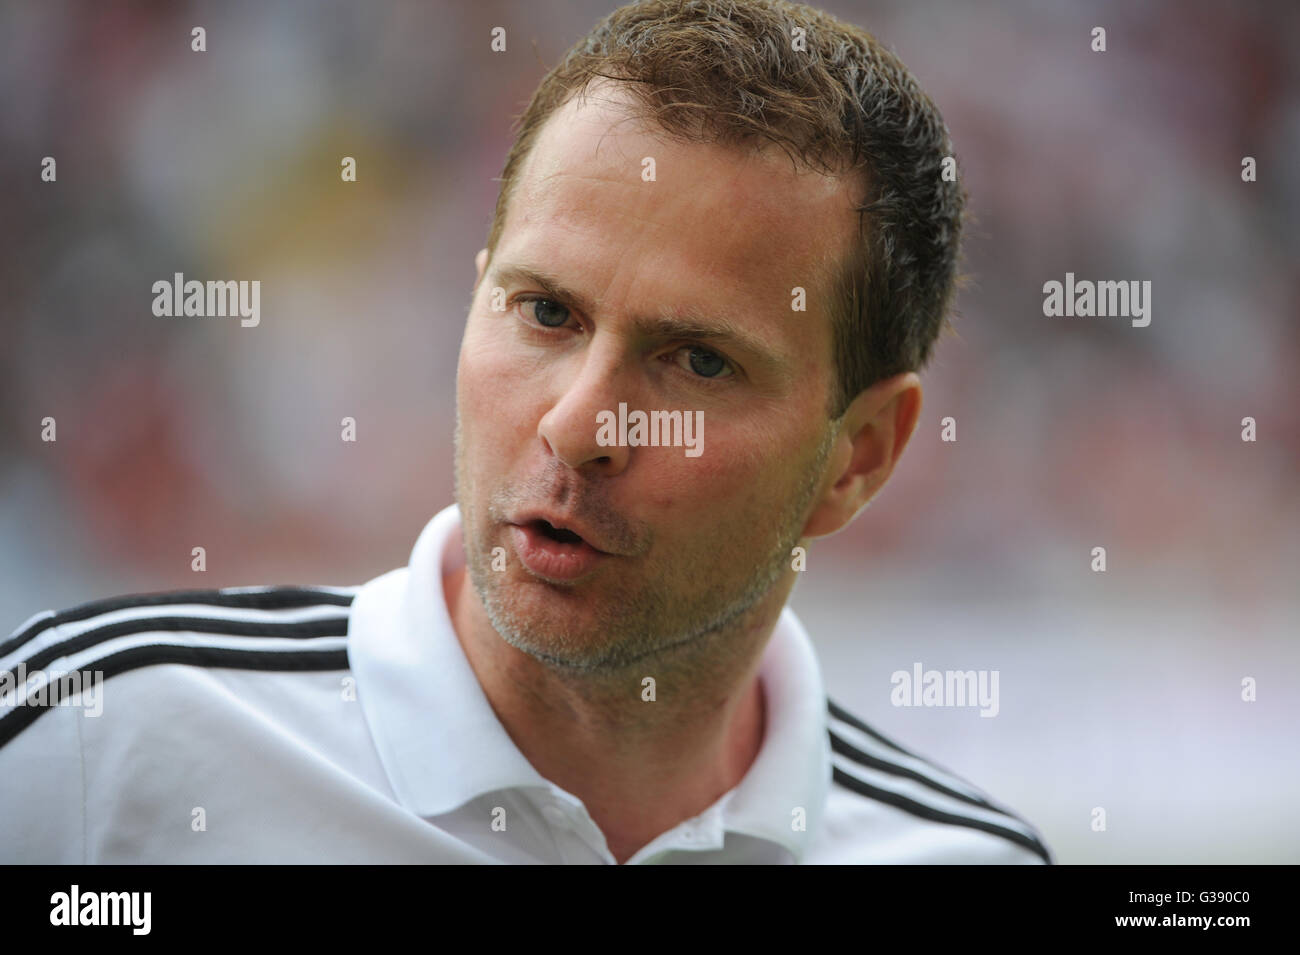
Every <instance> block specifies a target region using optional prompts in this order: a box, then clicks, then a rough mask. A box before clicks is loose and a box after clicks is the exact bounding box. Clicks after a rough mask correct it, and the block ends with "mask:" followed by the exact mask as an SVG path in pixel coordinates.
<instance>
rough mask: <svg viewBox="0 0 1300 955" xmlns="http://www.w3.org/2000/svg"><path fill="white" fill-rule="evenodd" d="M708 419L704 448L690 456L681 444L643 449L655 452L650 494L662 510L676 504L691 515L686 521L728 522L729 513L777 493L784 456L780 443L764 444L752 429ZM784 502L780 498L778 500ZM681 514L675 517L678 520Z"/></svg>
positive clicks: (679, 510)
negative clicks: (777, 474) (778, 469)
mask: <svg viewBox="0 0 1300 955" xmlns="http://www.w3.org/2000/svg"><path fill="white" fill-rule="evenodd" d="M720 431H721V429H720V428H717V427H715V428H714V430H713V432H710V431H709V423H708V419H707V417H706V419H705V423H704V453H703V454H701V455H700V456H699V457H698V458H688V457H686V456H685V455H684V454H683V453H682V450H681V449H680V448H650V449H646V448H642V449H638V450H639V451H640V452H641V453H645V452H646V451H647V450H648V451H650V452H651V453H653V454H655V455H656V456H655V458H652V459H651V463H652V464H653V469H654V474H653V476H652V477H651V478H650V480H649V481H648V482H647V483H648V484H649V486H650V487H651V488H652V491H651V492H650V493H649V494H648V495H647V497H648V499H649V500H650V501H651V502H652V503H653V504H654V506H655V507H656V509H666V508H670V507H671V508H672V513H673V514H674V515H676V518H680V517H683V516H685V515H691V518H690V520H689V521H686V522H684V523H688V524H689V523H698V524H707V525H713V524H716V523H719V519H720V518H722V520H721V522H722V523H725V522H726V520H725V517H726V515H735V514H738V513H742V512H747V511H751V510H752V509H753V508H754V507H755V506H757V505H758V504H760V503H762V502H763V500H764V498H765V496H767V495H772V494H773V493H774V487H773V484H774V474H773V471H774V468H775V467H777V466H778V465H777V464H776V462H778V461H781V460H783V452H782V451H781V450H780V449H779V448H771V447H766V446H760V442H759V439H758V438H757V437H756V436H755V434H754V433H753V432H752V431H751V430H749V429H744V430H738V431H734V432H731V433H727V432H722V433H719V432H720ZM778 503H779V502H778ZM676 518H673V519H674V520H675V519H676Z"/></svg>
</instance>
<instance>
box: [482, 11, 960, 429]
mask: <svg viewBox="0 0 1300 955" xmlns="http://www.w3.org/2000/svg"><path fill="white" fill-rule="evenodd" d="M795 28H802V30H803V37H804V44H803V45H804V47H805V49H803V50H797V49H795V48H794V46H795V41H794V38H795V36H796V34H795V32H794V31H795ZM598 79H604V80H614V81H618V82H620V83H623V84H626V85H627V87H628V88H629V89H630V90H631V91H632V92H634V93H635V94H636V97H637V101H638V104H639V105H640V106H641V107H642V108H643V109H644V111H645V114H646V115H647V116H648V117H652V118H653V119H654V121H655V123H656V124H657V125H658V126H659V127H660V128H661V129H662V130H663V131H664V132H666V133H668V134H670V135H672V136H675V137H677V138H678V139H680V140H682V141H684V142H710V143H719V144H722V145H725V146H741V145H765V144H766V142H772V143H776V144H777V145H778V146H780V147H781V148H782V149H784V150H785V151H786V152H787V153H788V154H789V155H790V156H791V158H792V159H793V160H794V161H796V162H797V163H799V164H800V165H801V166H803V167H804V168H809V169H817V170H820V171H823V172H828V173H831V174H837V175H845V174H848V175H856V176H859V177H860V179H861V181H862V184H863V186H864V189H865V195H864V199H863V201H862V202H861V203H859V204H858V205H857V207H856V208H857V211H858V237H859V240H858V241H857V242H855V243H854V244H853V246H852V248H851V249H850V250H849V252H848V254H847V255H846V256H843V257H842V259H841V261H840V263H839V268H838V269H837V270H836V269H833V270H832V273H833V274H834V276H835V277H834V278H833V279H832V281H831V283H830V286H831V287H830V293H831V296H832V297H831V300H830V309H829V311H830V316H831V326H832V340H833V343H834V345H833V347H834V356H833V360H834V365H835V369H836V381H835V382H834V383H833V386H832V388H831V389H830V391H831V397H830V408H829V415H830V417H832V418H838V417H839V416H840V415H841V414H842V413H843V412H844V410H845V408H846V407H847V406H848V405H849V403H850V402H851V401H852V400H853V399H854V398H855V397H856V396H857V395H858V394H859V393H860V392H861V391H863V390H864V389H866V388H869V387H870V386H871V385H873V384H875V383H876V382H877V381H880V380H882V379H884V378H888V377H892V376H893V375H896V374H899V373H901V372H904V371H917V370H920V369H921V368H922V367H924V366H925V364H926V363H927V362H928V361H929V358H930V354H931V352H932V350H933V346H934V342H935V340H936V339H937V338H938V336H939V333H940V331H941V330H942V329H943V327H944V326H945V325H946V324H947V322H948V311H949V308H950V307H951V304H952V299H953V296H954V294H955V290H956V286H957V284H958V276H957V270H958V263H959V260H960V258H961V250H960V244H961V229H962V223H963V215H964V209H965V200H966V195H965V191H964V189H963V188H962V187H961V186H960V185H959V184H958V183H957V182H956V181H949V180H948V179H945V177H944V176H943V175H942V166H943V162H944V159H945V157H950V156H953V155H954V154H953V150H952V145H951V141H950V139H949V135H948V128H947V126H946V125H945V124H944V121H943V117H942V116H940V114H939V110H938V109H937V108H936V107H935V105H934V103H933V102H932V101H931V100H930V98H929V97H928V96H927V95H926V94H925V93H924V92H923V91H922V90H921V88H920V86H919V85H918V84H917V82H916V80H915V78H914V77H913V76H912V75H911V74H910V73H909V72H908V71H907V69H906V68H905V67H904V66H903V64H902V63H901V62H899V60H898V58H897V57H896V56H894V54H893V53H892V52H890V51H889V50H887V49H885V48H884V47H883V46H881V45H880V43H878V42H877V41H876V39H875V37H873V36H872V35H871V34H869V33H867V32H866V31H865V30H862V29H859V28H858V27H855V26H853V25H851V24H847V23H844V22H843V21H841V20H838V19H836V18H835V17H833V16H831V15H830V14H827V13H823V12H822V11H820V10H815V9H813V8H812V7H809V6H805V5H803V4H796V3H788V2H785V0H642V2H639V3H633V4H629V5H628V6H625V7H621V8H619V9H618V10H615V11H614V12H613V13H611V14H610V15H609V16H607V17H605V19H603V20H602V21H600V23H598V24H597V25H596V26H595V28H594V29H593V30H592V31H591V32H590V33H589V34H588V35H587V36H585V37H583V38H582V39H581V40H579V41H578V42H577V43H576V44H574V46H573V47H572V48H571V49H570V50H569V51H568V52H567V53H566V54H565V56H564V58H563V59H562V60H561V61H560V63H559V64H558V65H557V66H555V67H554V68H553V69H552V70H551V71H550V72H548V73H547V74H546V76H545V77H544V78H543V79H542V81H541V84H540V85H539V86H538V88H537V90H536V92H535V93H534V94H533V97H532V100H531V102H530V103H529V104H528V108H527V109H526V110H525V111H524V112H523V113H522V114H521V115H520V117H519V118H518V126H517V135H516V138H515V142H514V145H513V146H512V147H511V149H510V154H509V155H508V156H507V158H506V164H505V169H504V171H503V172H502V174H501V191H500V193H499V195H498V197H497V204H496V209H495V212H494V213H493V218H492V229H491V233H490V234H489V236H488V254H489V256H490V255H492V254H493V253H494V252H495V251H496V245H497V242H498V240H499V239H500V237H501V230H502V228H503V227H504V223H505V214H506V206H507V203H508V202H509V199H510V196H511V194H512V192H513V189H514V185H515V182H516V179H517V177H518V175H519V171H520V169H521V167H522V165H523V161H524V159H525V158H526V157H527V155H528V152H529V150H530V149H531V148H532V145H533V143H534V141H535V140H536V138H537V135H538V132H539V131H540V129H541V127H542V125H543V124H544V123H545V122H546V120H547V119H548V118H549V117H550V116H551V114H552V113H554V112H555V111H556V110H557V109H559V108H560V107H562V106H563V105H564V104H565V103H567V102H568V101H569V100H570V99H571V98H572V97H573V96H575V95H577V94H579V93H581V92H582V91H584V90H586V89H587V87H588V86H589V85H590V84H591V83H592V82H593V81H595V80H598ZM953 161H954V162H955V157H954V160H953ZM953 178H954V179H955V177H953ZM868 219H869V221H870V224H871V225H872V226H874V233H873V232H870V231H868V229H867V227H866V220H868Z"/></svg>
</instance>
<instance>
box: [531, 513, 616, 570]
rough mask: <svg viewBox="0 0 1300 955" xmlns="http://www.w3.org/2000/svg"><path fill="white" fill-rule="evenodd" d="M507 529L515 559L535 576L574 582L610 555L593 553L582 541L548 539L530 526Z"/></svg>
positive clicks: (597, 551) (594, 551)
mask: <svg viewBox="0 0 1300 955" xmlns="http://www.w3.org/2000/svg"><path fill="white" fill-rule="evenodd" d="M510 530H511V533H512V534H513V536H514V539H515V551H516V552H517V553H518V554H519V559H520V560H521V561H523V563H524V566H525V567H527V568H528V569H529V570H531V571H532V572H533V573H534V574H536V575H537V576H538V577H546V578H549V579H551V580H577V579H578V578H579V577H581V576H582V575H583V574H586V573H589V572H590V571H591V570H592V569H593V568H594V567H595V566H596V565H597V564H598V563H600V561H601V560H602V559H604V558H606V557H609V556H611V555H610V554H606V553H605V552H604V551H599V550H596V548H594V547H592V546H591V545H590V544H588V543H587V542H586V541H579V542H577V543H572V544H570V543H564V542H561V541H557V540H551V538H549V537H547V536H546V535H545V534H543V533H542V532H541V531H540V530H538V529H537V528H536V527H534V526H533V525H532V524H526V525H520V524H511V525H510Z"/></svg>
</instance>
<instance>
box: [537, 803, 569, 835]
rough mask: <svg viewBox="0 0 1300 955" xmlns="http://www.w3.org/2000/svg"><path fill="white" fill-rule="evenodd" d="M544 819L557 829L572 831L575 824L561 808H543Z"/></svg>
mask: <svg viewBox="0 0 1300 955" xmlns="http://www.w3.org/2000/svg"><path fill="white" fill-rule="evenodd" d="M542 818H543V819H545V820H546V821H547V822H549V823H550V824H551V825H552V826H554V827H555V828H557V829H572V828H573V824H572V823H571V822H569V817H568V816H567V815H566V814H565V812H564V810H563V809H561V808H560V807H559V806H543V807H542Z"/></svg>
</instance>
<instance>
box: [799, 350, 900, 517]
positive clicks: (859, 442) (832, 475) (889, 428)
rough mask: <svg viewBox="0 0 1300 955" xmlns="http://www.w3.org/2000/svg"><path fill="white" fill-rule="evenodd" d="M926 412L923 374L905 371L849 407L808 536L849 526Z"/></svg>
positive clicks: (832, 454) (876, 387) (812, 515)
mask: <svg viewBox="0 0 1300 955" xmlns="http://www.w3.org/2000/svg"><path fill="white" fill-rule="evenodd" d="M920 415H921V379H920V378H918V377H917V375H916V373H915V372H910V371H908V372H904V373H902V374H901V375H895V376H894V377H893V378H888V379H886V380H884V381H878V382H876V383H875V384H874V385H872V386H871V387H870V388H868V389H867V390H866V391H864V392H862V393H861V394H860V395H858V396H857V398H855V399H854V400H853V403H852V404H851V405H849V407H848V408H847V409H846V410H845V412H844V415H843V417H842V418H841V421H840V425H839V427H838V429H837V433H836V436H835V439H834V445H833V447H832V449H831V454H830V458H829V459H828V461H827V467H826V475H825V477H824V479H823V480H824V481H827V482H830V483H829V484H827V485H826V486H825V488H824V490H823V491H822V494H821V497H820V498H819V499H818V502H817V505H816V506H815V507H814V508H813V511H812V513H811V514H810V515H809V517H808V521H807V523H806V524H805V525H804V529H803V536H804V537H809V538H810V537H824V536H826V535H827V534H834V533H835V532H836V531H838V530H840V529H841V528H843V527H845V526H847V525H848V524H849V522H851V521H852V520H853V518H855V517H856V516H857V515H858V512H859V511H861V510H862V509H863V508H864V507H866V506H867V504H868V503H869V502H870V501H871V499H872V498H873V497H875V496H876V493H877V492H878V491H879V490H880V489H881V488H882V487H884V485H885V482H886V481H887V480H889V475H890V474H892V473H893V470H894V465H895V464H897V463H898V459H899V458H900V457H901V456H902V454H903V449H904V448H905V447H907V442H908V440H910V439H911V437H912V433H913V432H914V431H915V430H916V422H917V420H918V419H919V418H920Z"/></svg>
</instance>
